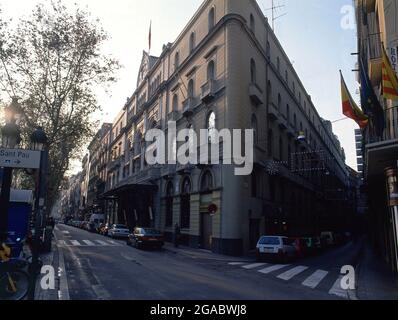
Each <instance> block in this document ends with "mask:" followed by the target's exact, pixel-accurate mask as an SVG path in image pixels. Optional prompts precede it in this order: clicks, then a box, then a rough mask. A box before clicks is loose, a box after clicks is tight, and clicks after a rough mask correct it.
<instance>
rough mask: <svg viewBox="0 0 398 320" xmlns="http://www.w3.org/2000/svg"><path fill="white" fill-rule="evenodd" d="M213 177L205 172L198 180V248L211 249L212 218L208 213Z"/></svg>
mask: <svg viewBox="0 0 398 320" xmlns="http://www.w3.org/2000/svg"><path fill="white" fill-rule="evenodd" d="M212 190H213V175H212V174H211V172H210V171H209V170H206V171H205V172H204V173H203V174H202V177H201V180H200V246H201V247H202V248H203V249H206V250H211V249H212V238H213V217H212V216H211V215H210V213H209V210H208V208H209V206H210V205H211V204H212V201H213V197H212V196H213V193H212Z"/></svg>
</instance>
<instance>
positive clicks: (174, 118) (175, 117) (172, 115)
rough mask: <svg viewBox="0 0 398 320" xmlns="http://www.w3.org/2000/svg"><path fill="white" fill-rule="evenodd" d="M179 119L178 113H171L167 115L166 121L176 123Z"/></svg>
mask: <svg viewBox="0 0 398 320" xmlns="http://www.w3.org/2000/svg"><path fill="white" fill-rule="evenodd" d="M179 119H180V112H179V111H172V112H170V113H169V114H168V115H167V121H175V122H177V121H178V120H179Z"/></svg>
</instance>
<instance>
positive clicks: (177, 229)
mask: <svg viewBox="0 0 398 320" xmlns="http://www.w3.org/2000/svg"><path fill="white" fill-rule="evenodd" d="M180 235H181V229H180V226H179V225H178V223H176V224H175V225H174V239H173V240H174V247H176V248H178V246H179V242H180Z"/></svg>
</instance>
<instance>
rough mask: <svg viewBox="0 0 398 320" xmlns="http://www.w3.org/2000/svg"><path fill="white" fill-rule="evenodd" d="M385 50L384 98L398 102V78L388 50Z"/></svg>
mask: <svg viewBox="0 0 398 320" xmlns="http://www.w3.org/2000/svg"><path fill="white" fill-rule="evenodd" d="M382 49H383V81H382V85H383V96H384V98H386V99H391V100H395V101H398V77H397V74H396V72H395V70H394V69H393V67H392V65H391V62H390V59H389V58H388V56H387V53H386V50H385V49H384V46H383V45H382Z"/></svg>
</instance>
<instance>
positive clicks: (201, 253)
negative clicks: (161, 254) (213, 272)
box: [163, 242, 254, 262]
mask: <svg viewBox="0 0 398 320" xmlns="http://www.w3.org/2000/svg"><path fill="white" fill-rule="evenodd" d="M163 248H164V249H165V250H167V251H170V252H173V253H175V254H180V255H185V256H188V257H190V258H193V259H204V260H213V261H225V262H230V261H234V262H252V261H253V260H254V255H253V256H252V257H251V256H242V257H231V256H227V255H222V254H218V253H214V252H211V251H209V250H204V249H195V248H191V247H186V246H181V245H180V246H179V247H178V248H176V247H175V246H174V244H173V243H170V242H166V243H165V244H164V247H163Z"/></svg>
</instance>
